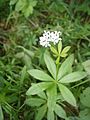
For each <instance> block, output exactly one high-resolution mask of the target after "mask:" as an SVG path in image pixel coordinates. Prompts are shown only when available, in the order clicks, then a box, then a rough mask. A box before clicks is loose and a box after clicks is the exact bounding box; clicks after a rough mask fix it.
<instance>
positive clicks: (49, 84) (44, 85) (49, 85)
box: [26, 52, 87, 120]
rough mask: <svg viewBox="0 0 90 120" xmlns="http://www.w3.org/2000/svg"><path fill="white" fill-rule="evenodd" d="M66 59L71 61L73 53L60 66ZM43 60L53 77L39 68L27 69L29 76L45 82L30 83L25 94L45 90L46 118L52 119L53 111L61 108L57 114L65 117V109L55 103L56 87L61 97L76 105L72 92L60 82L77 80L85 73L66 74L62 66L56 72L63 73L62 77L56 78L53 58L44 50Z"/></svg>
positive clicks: (35, 93)
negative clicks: (61, 69)
mask: <svg viewBox="0 0 90 120" xmlns="http://www.w3.org/2000/svg"><path fill="white" fill-rule="evenodd" d="M68 59H72V61H73V55H71V56H69V57H68V58H67V59H66V60H65V61H64V62H63V63H62V66H64V65H65V66H67V64H68V63H67V61H68ZM44 60H45V63H46V66H47V69H48V71H49V72H50V73H51V75H52V77H54V79H53V78H51V77H50V76H49V75H47V74H46V73H44V72H43V71H41V70H37V69H32V70H29V74H30V75H31V76H33V77H34V78H36V79H39V80H41V81H45V82H41V83H35V84H32V86H31V87H30V88H29V90H28V91H27V93H26V94H27V95H38V94H39V93H40V92H41V93H42V92H43V91H45V92H46V94H47V108H48V111H47V119H48V120H51V119H52V120H54V112H56V114H57V115H58V114H59V113H58V112H57V109H61V110H62V112H61V115H60V114H59V117H61V118H66V115H65V111H64V110H63V109H62V108H61V107H59V105H56V102H57V94H58V91H57V88H59V90H60V93H61V95H62V97H63V98H64V100H65V101H67V102H68V103H69V104H71V105H72V106H75V107H76V106H77V105H76V100H75V97H74V96H73V94H72V92H71V91H70V90H69V89H68V88H67V87H66V86H65V85H63V84H61V83H70V82H75V81H79V80H81V79H83V78H85V77H86V76H87V74H86V73H85V72H82V71H77V72H72V73H70V74H68V72H67V71H68V69H67V67H64V68H63V69H65V70H63V71H62V72H60V70H59V73H58V74H61V73H62V74H63V76H62V78H61V77H59V79H57V76H58V74H56V73H57V69H56V65H55V63H54V60H53V59H52V58H51V57H50V56H49V54H47V53H46V52H45V54H44ZM69 62H70V61H69ZM62 66H61V67H62ZM70 67H72V65H71V64H69V65H68V68H70ZM63 72H65V73H63ZM68 96H69V97H68ZM41 103H42V102H41ZM28 104H29V103H28ZM55 106H56V108H55ZM63 111H64V112H63ZM62 114H64V115H62Z"/></svg>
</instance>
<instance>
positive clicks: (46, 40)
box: [40, 37, 50, 47]
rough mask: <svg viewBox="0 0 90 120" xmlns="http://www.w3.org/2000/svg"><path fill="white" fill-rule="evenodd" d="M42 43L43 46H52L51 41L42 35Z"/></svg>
mask: <svg viewBox="0 0 90 120" xmlns="http://www.w3.org/2000/svg"><path fill="white" fill-rule="evenodd" d="M40 45H42V46H43V47H48V46H49V47H50V43H49V41H48V39H46V38H45V37H40Z"/></svg>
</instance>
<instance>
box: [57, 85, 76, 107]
mask: <svg viewBox="0 0 90 120" xmlns="http://www.w3.org/2000/svg"><path fill="white" fill-rule="evenodd" d="M58 87H59V90H60V92H61V94H62V96H63V98H64V99H65V101H67V102H68V103H69V104H71V105H73V106H76V100H75V97H74V96H73V94H72V92H71V91H70V90H69V89H68V88H67V87H66V86H64V85H62V84H58Z"/></svg>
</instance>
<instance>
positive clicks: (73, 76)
mask: <svg viewBox="0 0 90 120" xmlns="http://www.w3.org/2000/svg"><path fill="white" fill-rule="evenodd" d="M86 76H87V74H86V72H81V71H77V72H73V73H70V74H68V75H66V76H65V77H63V78H62V79H61V80H60V82H61V83H71V82H76V81H79V80H81V79H83V78H84V77H86Z"/></svg>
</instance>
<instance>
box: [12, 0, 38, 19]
mask: <svg viewBox="0 0 90 120" xmlns="http://www.w3.org/2000/svg"><path fill="white" fill-rule="evenodd" d="M36 3H37V1H36V0H29V1H27V0H10V6H15V11H16V12H21V13H22V14H23V15H24V16H25V17H26V18H27V17H29V15H30V14H32V13H33V7H35V6H36Z"/></svg>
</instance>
